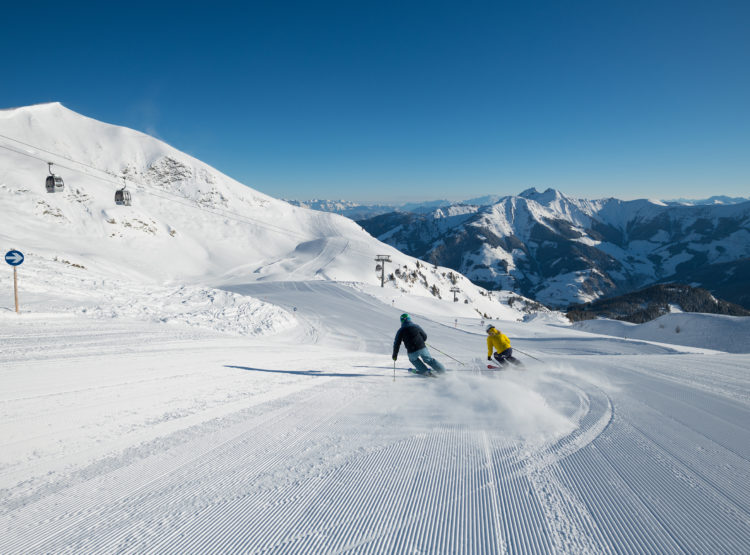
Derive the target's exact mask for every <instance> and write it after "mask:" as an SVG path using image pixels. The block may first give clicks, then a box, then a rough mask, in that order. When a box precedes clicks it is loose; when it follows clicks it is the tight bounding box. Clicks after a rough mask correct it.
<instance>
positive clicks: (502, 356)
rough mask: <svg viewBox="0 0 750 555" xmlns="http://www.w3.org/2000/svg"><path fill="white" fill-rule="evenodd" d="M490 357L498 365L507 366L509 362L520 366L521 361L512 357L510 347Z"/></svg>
mask: <svg viewBox="0 0 750 555" xmlns="http://www.w3.org/2000/svg"><path fill="white" fill-rule="evenodd" d="M492 356H493V357H494V358H495V360H496V361H497V363H498V364H508V363H509V362H512V363H513V364H521V361H520V360H518V359H517V358H516V357H514V356H513V349H512V348H510V347H508V348H507V349H505V350H504V351H503V352H502V353H495V354H494V355H492Z"/></svg>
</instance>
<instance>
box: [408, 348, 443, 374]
mask: <svg viewBox="0 0 750 555" xmlns="http://www.w3.org/2000/svg"><path fill="white" fill-rule="evenodd" d="M408 355H409V362H411V363H412V364H413V365H414V367H415V368H416V369H417V372H419V373H420V374H423V373H425V372H429V371H430V369H429V368H427V366H426V365H425V363H427V364H429V365H430V366H431V367H432V370H433V371H434V372H445V366H443V365H442V364H440V362H439V361H438V360H436V359H434V358H433V357H432V355H431V354H430V351H428V350H427V347H425V348H424V349H419V350H418V351H414V352H413V353H408Z"/></svg>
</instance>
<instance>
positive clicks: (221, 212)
mask: <svg viewBox="0 0 750 555" xmlns="http://www.w3.org/2000/svg"><path fill="white" fill-rule="evenodd" d="M0 137H1V138H4V139H7V140H10V141H14V142H16V143H19V144H22V145H24V146H27V147H29V148H33V149H35V150H39V151H42V152H45V153H47V154H51V155H53V156H57V157H59V158H62V159H63V160H67V161H69V162H73V163H74V164H79V165H81V166H84V167H87V168H90V169H92V170H95V171H97V172H100V173H102V174H104V175H105V176H106V177H103V178H102V177H98V176H95V175H91V174H90V173H88V172H85V171H82V170H80V169H77V168H71V167H68V166H64V165H62V164H57V163H55V165H57V166H59V167H61V168H64V169H67V170H70V171H74V172H78V173H81V174H83V175H87V176H88V177H91V178H92V179H98V180H100V181H105V182H107V183H111V184H113V185H115V186H118V187H119V183H117V182H115V181H112V179H111V178H112V174H111V173H110V172H108V171H106V170H103V169H101V168H97V167H95V166H92V165H91V164H87V163H85V162H80V161H78V160H75V159H73V158H70V157H67V156H63V155H62V154H59V153H56V152H52V151H50V150H46V149H43V148H40V147H37V146H35V145H32V144H29V143H25V142H23V141H20V140H18V139H14V138H13V137H8V136H7V135H3V134H1V133H0ZM0 148H4V149H6V150H8V151H10V152H14V153H16V154H21V155H23V156H28V157H29V158H34V159H36V160H41V161H43V162H45V163H47V164H52V163H51V162H49V161H48V160H45V159H43V158H40V157H39V156H35V155H33V154H31V153H28V152H22V151H20V150H16V149H14V148H11V147H9V146H7V145H2V144H0ZM50 173H51V170H50ZM49 177H50V176H48V179H49ZM123 180H126V178H125V177H123ZM60 181H62V178H60ZM130 182H131V183H133V184H135V185H136V186H138V187H140V188H141V189H140V190H141V191H142V192H144V193H146V194H148V195H151V196H154V197H157V198H161V199H163V200H166V201H169V202H177V203H179V204H181V205H183V206H187V207H188V208H193V209H197V210H203V211H206V212H209V213H211V214H214V215H216V216H220V217H223V218H226V219H229V220H234V221H236V222H239V223H242V224H247V225H255V226H256V227H261V228H266V229H268V230H270V231H276V232H277V233H283V234H285V235H294V236H297V237H299V238H301V239H305V240H309V236H308V235H303V234H301V233H299V232H298V231H295V230H292V229H288V228H284V227H281V226H277V225H274V224H270V223H268V222H264V221H261V220H257V219H255V218H252V217H250V216H246V215H244V214H239V213H237V212H233V211H231V210H226V209H222V208H209V207H207V206H202V205H201V204H200V203H199V202H198V201H197V200H193V199H191V198H189V197H186V196H184V195H180V194H177V193H174V192H172V191H159V192H158V193H157V192H156V191H154V190H153V188H154V186H153V185H148V184H145V183H142V182H139V181H134V180H132V179H131V180H130ZM126 185H127V182H126ZM149 189H152V190H149ZM121 191H122V192H123V193H125V192H127V193H128V197H130V193H129V191H126V190H125V187H123V188H122V189H118V190H117V191H116V192H115V202H116V203H117V204H119V202H117V196H118V195H117V193H120V192H121ZM164 195H169V196H164ZM170 196H171V197H173V198H169V197H170ZM123 198H124V195H123ZM184 201H187V202H184ZM127 206H130V204H127ZM346 250H349V252H353V253H357V254H360V255H363V256H366V257H369V256H371V254H372V253H369V252H364V251H361V250H358V249H355V248H351V247H350V241H349V240H347V245H346V246H345V247H344V249H343V250H342V251H341V253H339V254H343V253H344V251H346ZM334 258H335V257H334ZM331 261H333V259H332V260H331ZM423 262H424V261H423ZM426 263H427V264H429V262H426Z"/></svg>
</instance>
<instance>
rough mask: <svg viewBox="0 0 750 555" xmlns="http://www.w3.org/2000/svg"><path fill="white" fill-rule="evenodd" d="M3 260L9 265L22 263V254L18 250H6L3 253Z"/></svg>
mask: <svg viewBox="0 0 750 555" xmlns="http://www.w3.org/2000/svg"><path fill="white" fill-rule="evenodd" d="M5 261H6V262H7V263H8V264H10V265H11V266H20V265H21V264H23V254H22V253H21V252H20V251H8V252H6V253H5Z"/></svg>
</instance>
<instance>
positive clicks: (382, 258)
mask: <svg viewBox="0 0 750 555" xmlns="http://www.w3.org/2000/svg"><path fill="white" fill-rule="evenodd" d="M390 261H391V257H390V256H388V255H387V254H379V255H377V256H376V257H375V262H377V263H378V265H377V266H375V270H380V287H385V263H386V262H390Z"/></svg>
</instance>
